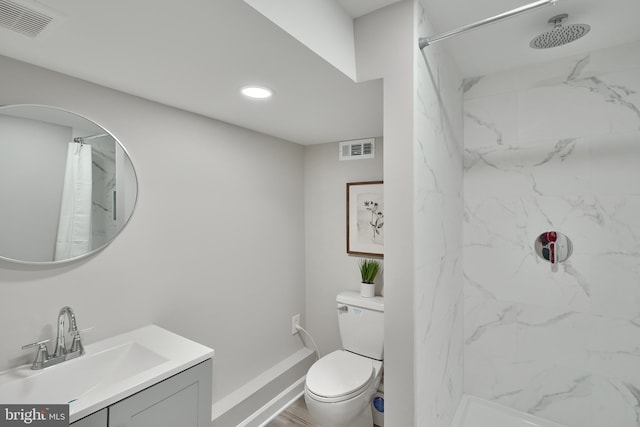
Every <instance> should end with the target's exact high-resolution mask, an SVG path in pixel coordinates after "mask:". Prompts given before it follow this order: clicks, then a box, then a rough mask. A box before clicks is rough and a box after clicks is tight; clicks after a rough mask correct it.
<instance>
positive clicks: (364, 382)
mask: <svg viewBox="0 0 640 427" xmlns="http://www.w3.org/2000/svg"><path fill="white" fill-rule="evenodd" d="M336 302H337V307H336V308H337V314H338V326H339V329H340V339H341V341H342V345H343V349H342V350H336V351H334V352H332V353H330V354H328V355H326V356H324V357H322V358H321V359H320V360H318V361H317V362H316V363H314V364H313V366H311V368H310V369H309V372H307V377H306V380H305V387H304V399H305V402H306V404H307V409H308V410H309V413H310V414H311V416H312V417H313V419H314V420H315V421H316V422H317V423H319V424H320V425H321V426H323V427H372V426H373V411H372V405H371V401H372V399H373V396H374V395H375V393H376V392H377V390H378V386H379V385H380V381H381V379H382V370H383V366H382V360H383V355H384V346H383V343H384V299H383V298H382V297H362V296H361V295H360V294H359V293H357V292H348V291H347V292H341V293H340V294H338V296H337V297H336Z"/></svg>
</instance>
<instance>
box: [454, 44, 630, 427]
mask: <svg viewBox="0 0 640 427" xmlns="http://www.w3.org/2000/svg"><path fill="white" fill-rule="evenodd" d="M465 87H466V95H465V98H466V100H465V151H466V159H465V160H466V161H465V169H466V170H465V177H464V185H465V205H466V209H465V229H464V274H465V390H466V392H467V393H470V394H475V395H478V396H481V397H484V398H488V399H492V400H496V401H498V402H500V403H503V404H506V405H509V406H512V407H514V408H516V409H520V410H523V411H527V412H531V413H534V414H536V415H539V416H542V417H545V418H549V419H552V420H555V421H557V422H560V423H562V424H563V425H566V426H568V427H601V426H616V427H637V426H638V425H640V421H639V420H640V370H639V369H638V361H639V360H640V345H639V343H640V287H639V286H638V283H639V282H640V273H639V271H640V259H639V256H638V254H639V250H638V249H639V248H640V216H639V215H638V213H639V212H640V168H639V167H638V165H640V42H636V43H632V44H629V45H625V46H620V47H617V48H612V49H607V50H603V51H595V52H593V53H592V54H590V55H585V56H580V57H573V58H568V59H565V60H561V61H555V62H551V63H546V64H541V65H538V66H535V67H527V68H521V69H514V70H510V71H505V72H501V73H497V74H493V75H489V76H484V77H482V78H479V79H471V80H468V81H467V82H466V84H465ZM547 230H557V231H560V232H563V233H565V234H566V235H567V236H569V238H570V239H571V240H572V241H573V245H574V253H573V255H572V256H571V258H570V259H569V260H568V261H567V262H565V263H564V264H563V265H561V266H560V268H559V271H558V272H556V273H553V272H551V269H550V264H549V263H548V262H546V261H542V260H540V259H539V258H538V257H537V256H536V255H535V252H534V249H533V243H534V240H535V239H536V237H537V236H538V235H539V234H540V233H542V232H544V231H547Z"/></svg>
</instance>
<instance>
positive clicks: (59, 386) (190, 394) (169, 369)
mask: <svg viewBox="0 0 640 427" xmlns="http://www.w3.org/2000/svg"><path fill="white" fill-rule="evenodd" d="M84 349H85V353H84V355H82V356H80V357H77V358H75V359H73V360H68V361H65V362H63V363H60V364H57V365H55V366H51V367H48V368H44V369H40V370H34V369H31V365H24V366H20V367H18V368H15V369H11V370H9V371H5V372H2V373H0V402H2V403H3V404H4V403H15V404H67V403H68V404H69V421H70V423H71V425H73V426H74V427H107V426H109V427H125V426H133V425H135V426H136V427H138V426H142V427H146V426H149V427H152V426H153V427H163V426H166V427H173V426H181V427H182V426H184V427H205V426H210V425H211V401H212V399H211V381H212V360H211V358H212V357H213V354H214V351H213V350H212V349H211V348H208V347H206V346H203V345H201V344H198V343H196V342H194V341H191V340H189V339H187V338H184V337H182V336H180V335H177V334H175V333H173V332H170V331H168V330H166V329H163V328H160V327H158V326H156V325H149V326H145V327H143V328H140V329H136V330H134V331H131V332H127V333H124V334H121V335H117V336H114V337H111V338H107V339H105V340H102V341H99V342H96V343H93V344H89V345H87V346H85V347H84Z"/></svg>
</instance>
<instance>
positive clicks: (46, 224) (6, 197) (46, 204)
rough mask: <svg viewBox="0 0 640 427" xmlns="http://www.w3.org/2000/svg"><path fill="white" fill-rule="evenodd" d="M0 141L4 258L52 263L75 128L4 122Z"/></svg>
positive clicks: (0, 120) (1, 250) (0, 119)
mask: <svg viewBox="0 0 640 427" xmlns="http://www.w3.org/2000/svg"><path fill="white" fill-rule="evenodd" d="M0 141H2V144H0V201H1V202H0V203H1V205H2V218H3V221H2V222H1V223H0V236H1V237H0V256H3V257H5V258H11V259H17V260H22V261H38V260H40V261H42V260H48V261H52V260H53V253H54V249H55V246H56V237H57V231H58V218H59V216H60V199H61V197H62V185H63V182H64V170H65V162H66V156H67V143H68V142H70V141H71V128H69V127H66V126H56V125H52V124H48V123H44V122H39V121H36V120H26V119H20V118H16V117H8V116H4V117H0ZM21 194H28V197H25V198H24V199H22V201H21V202H20V203H11V201H12V200H18V199H17V198H18V197H20V195H21ZM25 344H26V343H25Z"/></svg>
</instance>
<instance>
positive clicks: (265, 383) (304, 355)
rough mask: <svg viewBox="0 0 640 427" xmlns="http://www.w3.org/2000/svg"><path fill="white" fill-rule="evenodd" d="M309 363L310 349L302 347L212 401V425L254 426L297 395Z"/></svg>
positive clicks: (311, 359) (313, 358)
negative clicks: (240, 385)
mask: <svg viewBox="0 0 640 427" xmlns="http://www.w3.org/2000/svg"><path fill="white" fill-rule="evenodd" d="M313 362H315V354H314V352H313V351H312V350H311V349H309V348H306V347H304V348H302V349H300V350H298V351H297V352H296V353H294V354H292V355H291V356H289V357H288V358H286V359H285V360H283V361H282V362H280V363H278V364H277V365H275V366H273V367H272V368H270V369H268V370H267V371H265V372H264V373H262V374H261V375H259V376H258V377H256V378H254V379H253V380H251V381H249V382H248V383H247V384H245V385H244V386H242V387H240V388H239V389H238V390H236V391H234V392H233V393H230V394H229V395H228V396H226V397H224V398H223V399H221V400H220V401H218V402H216V403H214V405H213V406H212V409H211V413H212V415H213V420H212V421H211V425H212V427H229V426H245V427H254V426H256V427H257V426H259V425H261V424H262V423H264V422H266V420H268V419H270V418H271V417H272V415H273V414H276V413H278V412H280V410H282V408H283V407H284V405H285V404H286V403H288V402H289V401H290V400H291V399H292V398H293V395H295V394H299V392H300V387H304V377H305V375H306V373H307V371H308V370H309V368H310V367H311V365H312V364H313Z"/></svg>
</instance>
